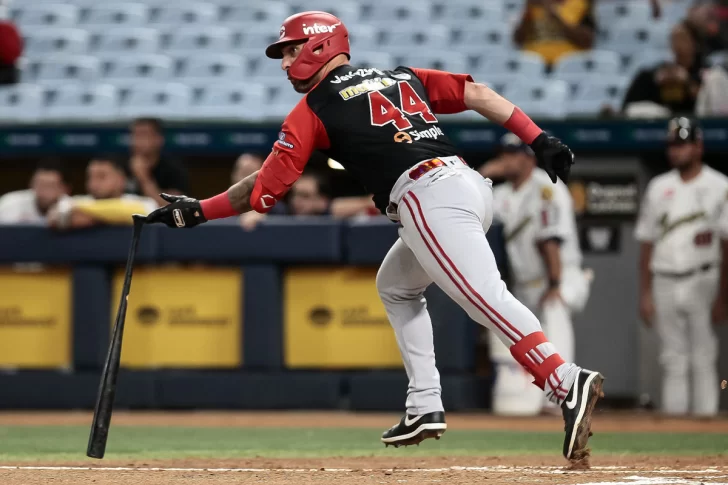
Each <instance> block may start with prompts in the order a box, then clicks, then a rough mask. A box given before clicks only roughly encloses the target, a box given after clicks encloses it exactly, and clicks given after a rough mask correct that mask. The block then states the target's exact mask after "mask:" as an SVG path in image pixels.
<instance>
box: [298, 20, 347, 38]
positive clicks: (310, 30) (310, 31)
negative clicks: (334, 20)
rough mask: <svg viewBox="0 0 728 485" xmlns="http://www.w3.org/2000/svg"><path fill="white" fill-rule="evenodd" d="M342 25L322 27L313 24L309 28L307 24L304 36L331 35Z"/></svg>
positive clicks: (304, 25) (304, 26)
mask: <svg viewBox="0 0 728 485" xmlns="http://www.w3.org/2000/svg"><path fill="white" fill-rule="evenodd" d="M339 25H341V22H339V23H338V24H334V25H321V24H317V23H315V24H313V25H309V26H307V25H306V24H303V35H314V34H330V33H332V32H333V31H334V29H336V27H338V26H339Z"/></svg>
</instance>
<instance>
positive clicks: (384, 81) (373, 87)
mask: <svg viewBox="0 0 728 485" xmlns="http://www.w3.org/2000/svg"><path fill="white" fill-rule="evenodd" d="M332 82H333V81H332ZM396 82H397V81H395V80H394V79H390V78H388V77H384V78H381V77H375V78H374V79H367V80H366V81H364V82H361V83H359V84H357V85H355V86H349V87H347V88H344V89H342V90H341V91H339V96H341V98H342V99H343V100H344V101H348V100H350V99H352V98H356V97H357V96H359V95H362V94H366V93H370V92H374V91H380V90H382V89H384V88H388V87H389V86H394V84H395V83H396Z"/></svg>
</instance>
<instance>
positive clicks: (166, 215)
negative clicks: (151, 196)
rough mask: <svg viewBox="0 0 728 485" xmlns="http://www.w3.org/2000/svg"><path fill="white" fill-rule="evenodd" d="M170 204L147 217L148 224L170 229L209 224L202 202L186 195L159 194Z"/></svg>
mask: <svg viewBox="0 0 728 485" xmlns="http://www.w3.org/2000/svg"><path fill="white" fill-rule="evenodd" d="M159 196H160V197H161V198H163V199H164V200H166V201H167V202H169V205H166V206H164V207H161V208H159V209H157V210H155V211H154V212H152V213H151V214H149V215H148V216H147V224H154V223H162V224H165V225H167V226H168V227H185V228H189V227H195V226H197V225H199V224H202V223H203V222H207V219H205V215H204V214H203V213H202V207H200V201H199V200H197V199H193V198H192V197H187V196H186V195H169V194H159Z"/></svg>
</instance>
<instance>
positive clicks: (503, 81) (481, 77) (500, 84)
mask: <svg viewBox="0 0 728 485" xmlns="http://www.w3.org/2000/svg"><path fill="white" fill-rule="evenodd" d="M471 76H472V77H473V79H474V80H475V82H479V83H483V84H486V85H488V87H490V89H492V90H493V91H495V92H496V93H499V94H503V92H504V91H505V89H506V86H508V84H510V83H512V82H513V81H514V80H515V79H516V78H515V76H514V75H513V74H503V73H493V72H473V73H471Z"/></svg>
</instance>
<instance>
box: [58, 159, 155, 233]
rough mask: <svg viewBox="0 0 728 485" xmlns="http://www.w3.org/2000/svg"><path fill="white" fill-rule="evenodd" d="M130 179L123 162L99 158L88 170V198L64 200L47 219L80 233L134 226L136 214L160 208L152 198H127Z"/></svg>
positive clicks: (80, 197)
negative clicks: (95, 228) (99, 227)
mask: <svg viewBox="0 0 728 485" xmlns="http://www.w3.org/2000/svg"><path fill="white" fill-rule="evenodd" d="M127 182H128V177H127V173H126V167H125V164H124V162H123V161H121V160H119V159H117V158H116V157H114V156H108V155H104V156H98V157H95V158H94V159H92V160H91V161H90V162H89V164H88V167H87V169H86V192H88V195H81V196H75V197H71V198H68V199H64V200H61V201H60V202H59V203H58V204H57V205H56V206H55V207H54V208H53V209H51V212H50V214H49V216H48V221H49V224H50V225H51V227H54V228H56V229H80V228H85V227H90V226H95V225H100V224H115V225H125V224H131V223H132V219H131V216H132V215H133V214H145V215H146V214H148V213H149V212H151V211H153V210H154V209H156V208H157V207H158V204H157V202H156V201H155V200H154V199H152V198H150V197H143V196H138V195H133V194H125V193H124V189H125V187H126V185H127Z"/></svg>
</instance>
